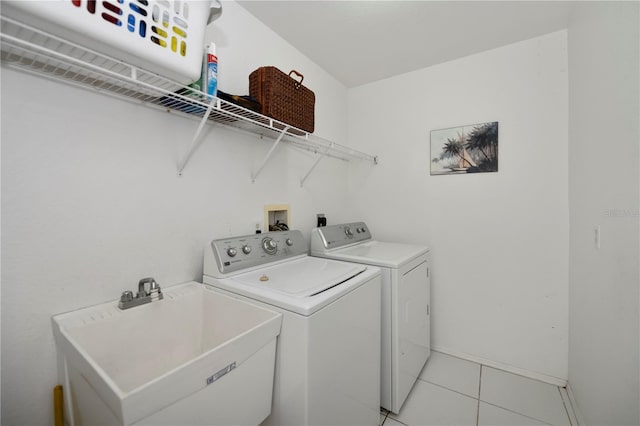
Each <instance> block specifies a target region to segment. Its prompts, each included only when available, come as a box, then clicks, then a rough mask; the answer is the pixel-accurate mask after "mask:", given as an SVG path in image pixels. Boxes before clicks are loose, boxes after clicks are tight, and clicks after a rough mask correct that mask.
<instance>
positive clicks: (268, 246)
mask: <svg viewBox="0 0 640 426" xmlns="http://www.w3.org/2000/svg"><path fill="white" fill-rule="evenodd" d="M262 249H263V250H264V251H266V252H267V253H269V254H275V253H276V250H278V243H276V242H275V241H273V239H271V238H270V237H266V238H264V239H263V240H262Z"/></svg>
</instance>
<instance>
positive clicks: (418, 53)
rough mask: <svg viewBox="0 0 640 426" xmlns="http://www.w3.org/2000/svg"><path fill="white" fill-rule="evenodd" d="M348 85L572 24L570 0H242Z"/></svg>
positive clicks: (257, 15)
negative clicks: (569, 21)
mask: <svg viewBox="0 0 640 426" xmlns="http://www.w3.org/2000/svg"><path fill="white" fill-rule="evenodd" d="M239 3H240V5H242V6H243V7H244V8H245V9H247V10H248V11H249V12H250V13H251V14H252V15H254V16H255V17H256V18H258V19H259V20H260V21H262V22H263V23H264V24H265V25H267V26H268V27H270V28H271V29H272V30H273V31H275V32H276V33H278V34H279V35H280V36H281V37H283V38H284V39H285V40H287V41H288V42H289V43H290V44H292V45H293V46H294V47H296V48H297V49H298V50H300V51H301V52H302V53H303V54H304V55H305V56H307V57H309V58H310V59H311V60H313V61H314V62H315V63H317V64H318V65H320V66H321V67H322V68H323V69H325V70H326V71H327V72H329V73H330V74H331V75H333V76H334V77H335V78H336V79H338V80H339V81H341V82H342V83H343V84H344V85H345V86H347V87H355V86H359V85H362V84H366V83H370V82H373V81H376V80H381V79H384V78H388V77H391V76H394V75H398V74H403V73H406V72H409V71H414V70H418V69H421V68H425V67H428V66H431V65H435V64H439V63H443V62H447V61H450V60H452V59H456V58H460V57H463V56H467V55H471V54H474V53H478V52H482V51H485V50H489V49H493V48H496V47H500V46H504V45H507V44H511V43H515V42H518V41H521V40H526V39H529V38H533V37H536V36H539V35H543V34H547V33H550V32H554V31H558V30H561V29H564V28H567V22H568V19H569V12H570V8H571V7H572V2H571V1H569V2H566V1H453V0H449V1H428V0H413V1H402V0H394V1H391V0H387V1H383V0H378V1H367V0H358V1H318V0H299V1H270V0H253V1H247V0H244V1H242V0H241V1H239Z"/></svg>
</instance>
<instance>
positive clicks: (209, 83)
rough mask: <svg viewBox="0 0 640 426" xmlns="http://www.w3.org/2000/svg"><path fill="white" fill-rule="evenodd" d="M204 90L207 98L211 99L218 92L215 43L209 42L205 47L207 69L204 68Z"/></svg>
mask: <svg viewBox="0 0 640 426" xmlns="http://www.w3.org/2000/svg"><path fill="white" fill-rule="evenodd" d="M206 73H207V74H206V76H207V78H206V86H205V87H206V90H207V95H208V96H207V98H208V99H209V100H211V98H212V97H213V96H216V95H217V94H218V57H217V56H216V45H215V44H214V43H211V44H210V45H209V47H208V48H207V70H206Z"/></svg>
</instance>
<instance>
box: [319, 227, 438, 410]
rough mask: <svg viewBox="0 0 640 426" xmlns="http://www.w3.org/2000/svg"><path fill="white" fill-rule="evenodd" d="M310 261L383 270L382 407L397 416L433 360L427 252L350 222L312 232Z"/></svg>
mask: <svg viewBox="0 0 640 426" xmlns="http://www.w3.org/2000/svg"><path fill="white" fill-rule="evenodd" d="M311 255H312V256H317V257H321V258H330V259H338V260H344V261H348V262H353V263H355V264H361V265H375V266H378V267H380V268H381V270H382V324H381V333H382V334H381V336H382V345H381V387H380V404H381V407H383V408H385V409H387V410H389V411H392V412H394V413H396V414H397V413H399V412H400V408H401V407H402V404H403V403H404V401H405V400H406V398H407V395H408V394H409V391H411V388H412V387H413V384H414V383H415V381H416V380H417V378H418V376H419V375H420V371H421V370H422V368H423V367H424V365H425V363H426V362H427V359H428V358H429V355H430V354H431V342H430V336H431V333H430V323H431V321H430V316H431V312H430V300H431V297H430V291H431V283H430V257H429V256H430V252H429V248H428V247H426V246H420V245H413V244H402V243H395V242H383V241H377V240H374V239H373V237H372V235H371V232H370V230H369V227H368V226H367V225H366V224H365V223H364V222H354V223H345V224H340V225H331V226H325V227H320V228H315V229H313V230H312V231H311Z"/></svg>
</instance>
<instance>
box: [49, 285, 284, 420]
mask: <svg viewBox="0 0 640 426" xmlns="http://www.w3.org/2000/svg"><path fill="white" fill-rule="evenodd" d="M163 293H164V299H163V300H159V301H154V302H152V303H149V304H146V305H142V306H137V307H134V308H130V309H127V310H120V309H119V308H118V302H117V301H114V302H110V303H105V304H102V305H98V306H93V307H89V308H85V309H81V310H78V311H73V312H69V313H65V314H60V315H56V316H54V317H53V329H54V335H55V338H56V344H57V347H58V350H59V353H60V354H61V355H62V356H63V361H64V362H63V364H64V369H65V371H64V375H65V382H66V383H65V386H64V388H65V400H66V402H67V406H66V410H65V411H66V415H67V422H68V423H70V424H71V425H81V424H123V425H130V424H155V425H157V424H167V425H169V424H193V425H195V424H202V425H205V424H227V425H228V424H259V423H260V422H261V421H262V420H264V418H266V417H267V416H268V415H269V413H270V409H271V395H272V389H273V375H274V374H273V373H274V365H275V342H276V336H277V335H278V334H279V333H280V327H281V323H282V315H281V314H279V313H277V312H272V311H269V310H267V309H264V308H262V307H258V306H255V305H252V304H250V303H246V302H244V301H241V300H238V299H235V298H232V297H229V296H226V295H223V294H221V293H217V292H215V291H214V290H212V289H211V288H210V287H208V286H205V285H203V284H199V283H196V282H191V283H186V284H181V285H178V286H174V287H169V288H167V289H164V290H163Z"/></svg>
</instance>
